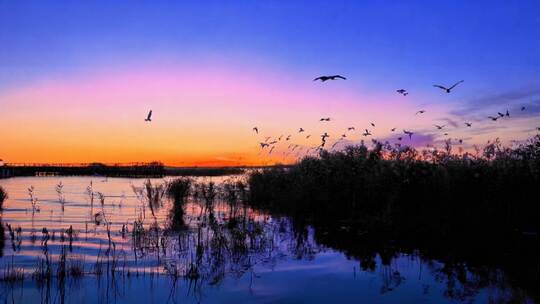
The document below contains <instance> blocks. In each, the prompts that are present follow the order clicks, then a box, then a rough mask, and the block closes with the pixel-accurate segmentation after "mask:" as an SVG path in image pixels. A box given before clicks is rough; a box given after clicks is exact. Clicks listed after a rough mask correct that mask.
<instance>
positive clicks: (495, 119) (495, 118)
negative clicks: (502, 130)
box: [488, 116, 499, 121]
mask: <svg viewBox="0 0 540 304" xmlns="http://www.w3.org/2000/svg"><path fill="white" fill-rule="evenodd" d="M488 118H489V119H491V120H493V121H497V119H499V117H493V116H488Z"/></svg>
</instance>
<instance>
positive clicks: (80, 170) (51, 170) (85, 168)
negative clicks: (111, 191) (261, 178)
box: [0, 162, 283, 178]
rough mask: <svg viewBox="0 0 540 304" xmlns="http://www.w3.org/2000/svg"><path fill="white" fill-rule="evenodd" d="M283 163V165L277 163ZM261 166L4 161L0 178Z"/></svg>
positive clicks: (216, 171)
mask: <svg viewBox="0 0 540 304" xmlns="http://www.w3.org/2000/svg"><path fill="white" fill-rule="evenodd" d="M279 167H283V166H279ZM260 168H264V167H250V166H236V167H173V166H166V165H164V164H162V163H160V162H151V163H130V164H102V163H88V164H6V165H4V166H2V167H0V178H9V177H17V176H108V177H138V178H147V177H164V176H223V175H238V174H243V173H244V172H245V171H246V170H250V169H260Z"/></svg>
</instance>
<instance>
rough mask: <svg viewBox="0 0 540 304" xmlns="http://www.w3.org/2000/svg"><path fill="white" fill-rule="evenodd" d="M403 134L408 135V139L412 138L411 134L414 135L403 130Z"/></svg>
mask: <svg viewBox="0 0 540 304" xmlns="http://www.w3.org/2000/svg"><path fill="white" fill-rule="evenodd" d="M403 133H405V134H407V135H409V139H412V136H413V134H414V133H413V132H411V131H407V130H403Z"/></svg>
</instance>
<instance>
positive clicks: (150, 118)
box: [144, 110, 152, 122]
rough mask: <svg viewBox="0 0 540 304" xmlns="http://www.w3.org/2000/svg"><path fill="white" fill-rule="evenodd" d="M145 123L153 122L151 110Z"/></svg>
mask: <svg viewBox="0 0 540 304" xmlns="http://www.w3.org/2000/svg"><path fill="white" fill-rule="evenodd" d="M144 121H148V122H150V121H152V110H150V112H148V116H146V119H145V120H144Z"/></svg>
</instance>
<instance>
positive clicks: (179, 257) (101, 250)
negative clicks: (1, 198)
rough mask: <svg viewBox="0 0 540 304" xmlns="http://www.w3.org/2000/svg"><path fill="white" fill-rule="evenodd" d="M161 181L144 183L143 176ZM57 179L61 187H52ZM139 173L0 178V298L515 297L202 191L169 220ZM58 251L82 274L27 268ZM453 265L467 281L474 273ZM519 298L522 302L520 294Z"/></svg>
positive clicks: (440, 267)
mask: <svg viewBox="0 0 540 304" xmlns="http://www.w3.org/2000/svg"><path fill="white" fill-rule="evenodd" d="M238 178H242V177H219V178H197V181H206V182H208V181H214V182H215V183H216V184H217V185H219V184H220V183H221V182H223V181H225V180H231V179H238ZM166 180H167V179H153V180H151V182H152V184H153V185H154V186H155V185H160V184H163V183H164V182H165V181H166ZM59 182H62V185H63V188H62V189H61V191H57V189H56V188H57V185H58V183H59ZM144 183H145V180H143V179H129V178H108V179H105V178H101V177H29V178H11V179H4V180H0V185H1V186H2V187H3V188H4V189H6V190H7V192H8V194H9V198H8V199H7V201H6V202H5V203H4V210H3V212H2V215H1V222H2V225H3V227H4V238H3V241H2V242H0V245H1V246H2V248H0V256H1V257H0V271H1V272H2V273H3V275H2V277H3V278H4V282H1V283H0V300H1V301H2V302H10V303H177V302H182V303H186V302H187V303H273V302H279V303H357V302H365V303H432V302H439V303H446V302H452V303H454V302H473V303H486V302H503V303H504V302H507V301H509V300H510V299H512V297H515V293H516V290H513V289H511V288H510V287H508V286H507V285H506V284H505V283H504V274H501V277H500V279H494V280H493V281H492V282H489V283H487V284H485V283H483V284H482V285H475V286H470V285H467V284H462V281H463V280H458V279H456V278H455V277H454V276H453V274H451V273H449V272H448V271H445V265H444V264H442V263H440V262H438V261H433V260H425V259H421V258H419V257H418V255H414V254H398V255H397V256H394V257H393V258H392V259H390V260H388V259H384V258H382V257H381V256H380V255H377V256H375V257H374V258H373V260H372V263H370V265H366V264H365V263H364V264H362V263H361V262H359V261H358V260H355V259H354V258H348V257H347V256H346V255H345V254H343V253H341V252H340V251H337V250H334V249H332V248H327V247H326V246H324V245H321V244H318V243H317V242H316V241H315V238H314V234H315V231H314V230H313V229H312V228H310V227H307V228H306V227H304V228H301V229H299V228H298V227H296V226H295V225H294V223H292V222H291V221H290V220H289V219H288V218H284V217H272V216H270V215H268V214H265V213H261V212H256V211H253V210H250V209H249V208H245V207H243V206H239V205H234V206H231V205H230V204H228V203H225V202H224V201H223V200H221V199H220V198H219V197H218V198H216V200H215V201H214V202H213V203H212V204H211V205H210V206H209V205H208V204H207V203H205V202H204V201H203V200H196V199H191V200H189V201H188V202H187V204H186V206H185V208H184V209H185V215H184V217H183V218H184V222H183V225H182V227H181V228H180V229H178V227H176V228H174V229H173V227H175V226H174V225H173V222H172V220H171V208H172V206H173V203H172V202H171V201H170V200H169V199H167V198H166V197H165V196H164V197H163V198H162V199H161V200H160V201H159V203H158V204H153V205H152V204H149V203H148V200H147V197H146V195H145V189H144ZM31 186H33V188H34V190H33V195H34V198H35V201H36V208H35V210H33V208H32V201H31V198H30V195H29V189H28V188H29V187H31ZM100 195H101V196H100ZM62 198H63V199H62ZM62 200H63V201H64V202H63V203H62ZM136 223H141V224H142V228H141V227H139V226H138V224H136ZM8 225H9V226H10V227H11V228H8ZM19 227H20V230H19ZM44 227H45V228H46V230H44V229H43V228H44ZM107 227H108V228H107ZM137 229H139V230H137ZM141 229H142V230H141ZM10 231H12V232H10ZM134 231H142V232H141V233H138V234H136V233H134ZM61 259H65V261H66V262H65V265H66V269H67V272H68V273H69V272H70V270H71V269H80V270H81V271H82V273H83V275H82V276H77V275H68V276H67V277H66V278H65V279H60V278H58V277H57V276H53V278H52V279H51V280H49V281H43V280H40V279H39V276H36V271H38V270H39V269H43V265H45V263H46V261H50V263H51V265H52V269H53V273H56V269H57V268H58V267H59V266H58V265H60V263H59V261H60V260H61ZM111 269H114V271H113V272H111V271H110V270H111ZM10 271H11V272H13V271H15V272H16V273H24V274H25V279H24V280H12V281H9V280H6V276H7V274H9V273H10ZM111 273H112V274H111ZM460 275H461V276H465V278H467V277H469V278H470V280H469V281H472V282H474V276H475V275H474V274H472V273H469V272H465V273H462V274H460ZM465 281H467V280H465ZM518 293H519V291H518ZM519 300H520V301H525V302H532V301H531V300H530V299H528V298H527V297H526V296H521V297H520V298H519Z"/></svg>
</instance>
